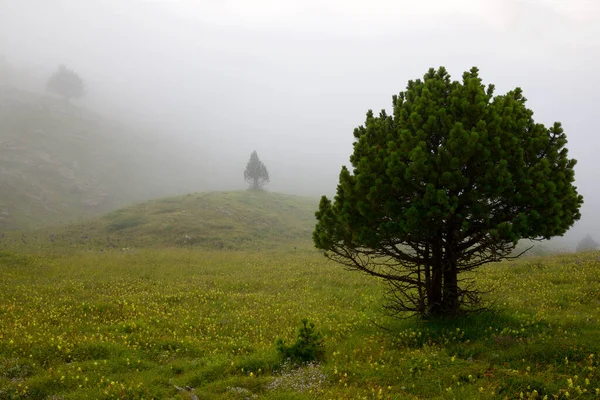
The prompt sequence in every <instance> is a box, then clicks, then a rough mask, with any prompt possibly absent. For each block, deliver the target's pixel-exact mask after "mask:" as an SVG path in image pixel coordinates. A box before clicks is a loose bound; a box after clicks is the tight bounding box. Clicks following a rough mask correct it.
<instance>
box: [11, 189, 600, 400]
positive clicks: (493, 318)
mask: <svg viewBox="0 0 600 400" xmlns="http://www.w3.org/2000/svg"><path fill="white" fill-rule="evenodd" d="M314 207H315V201H314V200H313V199H306V198H301V197H295V196H287V195H281V194H273V193H265V192H260V193H252V192H221V193H201V194H193V195H188V196H183V197H174V198H168V199H161V200H156V201H151V202H146V203H141V204H137V205H133V206H130V207H127V208H124V209H121V210H118V211H115V212H112V213H109V214H107V215H105V216H103V217H101V218H97V219H94V220H86V221H81V222H80V223H77V224H73V225H69V226H65V227H57V228H53V229H47V230H38V231H32V232H25V233H12V234H7V233H5V234H1V235H0V399H3V400H4V399H194V398H197V399H492V398H493V399H505V398H506V399H521V398H539V399H544V398H547V399H589V398H597V397H600V372H599V370H598V366H599V358H600V335H599V327H600V324H599V320H600V252H592V253H581V254H565V255H555V256H546V257H543V258H524V259H522V260H519V261H514V262H504V263H499V264H493V265H487V266H485V267H484V268H481V269H480V270H479V271H478V272H477V273H476V274H475V279H476V283H477V285H478V286H479V288H481V289H484V290H486V289H492V291H491V292H490V293H489V294H487V295H486V296H487V297H486V299H487V301H488V302H489V304H490V309H489V311H487V312H482V313H479V314H473V315H469V316H464V317H460V318H456V319H447V320H429V321H423V320H420V319H417V318H407V319H400V320H398V319H391V318H389V317H387V316H385V315H384V314H383V313H382V308H381V305H382V302H383V287H382V285H381V283H380V282H378V281H377V280H375V279H372V278H369V277H366V276H363V275H360V274H358V273H354V272H348V271H345V270H344V269H343V268H342V267H340V266H339V265H336V264H334V263H332V262H329V261H328V260H327V259H326V258H325V257H323V255H322V254H320V253H319V252H317V251H316V250H314V249H313V248H312V246H311V244H310V231H311V229H312V227H313V224H314V218H313V216H312V215H313V214H312V213H313V212H314ZM304 318H306V319H308V320H309V321H310V322H312V323H314V324H315V327H316V329H317V330H319V331H320V332H321V333H322V335H323V343H324V349H325V356H324V359H323V360H322V361H320V362H318V363H312V364H304V365H293V364H292V363H290V362H288V361H286V360H285V359H283V357H282V356H281V355H280V354H279V352H278V350H277V346H276V342H277V340H278V339H279V338H281V339H284V340H286V342H287V343H293V342H294V341H295V339H296V337H297V332H298V329H299V328H300V326H301V321H302V320H303V319H304Z"/></svg>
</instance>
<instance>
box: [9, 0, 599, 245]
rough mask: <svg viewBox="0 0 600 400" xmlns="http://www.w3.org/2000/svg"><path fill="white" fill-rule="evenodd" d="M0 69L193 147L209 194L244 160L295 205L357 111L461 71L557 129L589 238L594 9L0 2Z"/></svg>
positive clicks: (579, 1)
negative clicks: (519, 93) (19, 70)
mask: <svg viewBox="0 0 600 400" xmlns="http://www.w3.org/2000/svg"><path fill="white" fill-rule="evenodd" d="M0 55H4V56H5V57H6V59H7V60H8V61H9V62H11V63H12V64H14V65H17V66H19V67H23V68H28V69H31V70H32V71H33V72H32V73H39V74H43V73H47V72H48V71H51V70H53V69H54V68H55V67H56V65H58V64H61V63H64V64H66V65H67V66H69V67H70V68H72V69H74V70H75V71H77V72H78V73H79V74H80V75H81V76H82V77H83V78H84V79H85V80H86V82H87V85H88V89H89V96H88V97H87V98H86V99H85V103H86V104H87V105H88V106H90V107H97V108H103V109H105V110H113V111H115V112H117V111H119V110H120V113H121V114H120V115H123V114H127V115H129V116H131V118H133V119H137V120H143V121H145V123H147V124H149V125H151V126H152V127H153V128H154V129H156V130H158V131H160V132H162V133H163V134H164V136H165V137H168V138H169V140H172V141H175V142H178V143H183V144H185V146H186V147H187V148H188V149H197V152H198V157H199V158H201V159H203V160H204V161H205V162H206V163H207V165H210V169H211V170H210V174H211V175H212V176H213V177H214V179H213V186H212V187H211V188H217V189H220V188H243V187H244V182H243V180H242V172H243V168H244V166H245V163H246V162H247V159H248V157H249V155H250V153H251V152H252V150H257V151H258V154H259V156H260V158H261V159H262V160H263V161H264V162H265V163H266V164H267V167H268V168H269V171H270V173H271V177H272V183H271V184H270V186H269V187H270V189H271V190H274V191H282V192H291V193H299V194H309V195H318V194H321V193H327V194H331V193H333V191H334V190H335V185H336V184H337V176H338V174H339V170H340V167H341V165H342V164H345V163H347V162H348V157H349V156H350V152H351V150H352V146H351V145H352V139H353V137H352V130H353V129H354V127H356V126H358V125H360V124H362V123H363V121H364V115H365V113H366V111H367V110H368V109H374V110H375V111H379V110H380V109H381V108H387V109H388V110H389V109H390V107H391V97H392V95H394V94H396V93H398V92H399V91H401V90H403V89H404V88H405V86H406V83H407V81H408V80H409V79H416V78H419V77H422V75H423V74H424V73H425V72H426V71H427V69H428V68H429V67H439V66H440V65H443V66H445V67H446V68H447V69H448V70H449V72H450V74H451V75H452V76H453V78H455V79H460V77H461V75H462V72H463V71H465V70H468V69H469V68H470V67H471V66H474V65H475V66H478V67H479V68H480V72H481V76H482V78H483V80H484V82H486V83H494V84H495V85H496V88H497V90H496V93H497V94H500V93H505V92H506V91H508V90H511V89H513V88H514V87H516V86H520V87H522V88H523V90H524V93H525V96H526V97H527V98H528V99H529V103H528V106H529V107H530V108H531V109H532V110H533V111H534V112H535V118H536V120H537V121H539V122H542V123H545V124H551V123H552V122H554V121H555V120H558V121H561V122H562V123H563V126H564V129H565V132H566V133H567V136H568V139H569V145H568V148H569V150H570V155H571V156H572V157H575V158H577V159H578V160H579V164H578V166H577V169H576V173H577V175H576V177H577V185H578V187H579V190H580V192H581V193H582V194H583V195H584V196H585V201H586V204H585V206H584V210H583V211H584V220H583V221H582V222H581V223H579V224H578V227H577V231H576V232H577V234H578V235H579V236H583V235H584V234H585V233H587V232H591V233H592V234H593V233H596V235H595V237H596V239H597V240H599V239H600V228H598V227H600V212H599V211H598V210H599V209H600V200H599V197H598V194H600V189H597V188H596V187H597V186H599V185H597V182H598V181H599V178H600V174H599V172H598V171H599V170H600V169H599V168H597V165H596V163H595V161H596V160H595V159H596V157H597V155H596V153H597V148H599V147H600V139H598V135H597V133H596V129H595V127H596V123H595V122H596V121H595V117H596V114H598V108H599V107H598V105H597V104H598V92H599V89H600V76H599V75H598V72H597V71H600V1H597V0H506V1H501V0H453V1H447V0H419V1H416V0H415V1H401V0H400V1H399V0H396V1H385V0H371V1H368V2H367V1H354V0H345V1H344V0H325V1H318V0H303V1H296V0H292V1H281V0H280V1H276V0H252V1H249V0H208V1H202V0H85V1H83V0H0ZM36 71H37V72H36ZM204 173H206V172H204Z"/></svg>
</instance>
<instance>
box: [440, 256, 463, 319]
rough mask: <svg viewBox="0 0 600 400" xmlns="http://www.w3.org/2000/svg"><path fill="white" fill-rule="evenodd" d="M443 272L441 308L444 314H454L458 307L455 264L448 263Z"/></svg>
mask: <svg viewBox="0 0 600 400" xmlns="http://www.w3.org/2000/svg"><path fill="white" fill-rule="evenodd" d="M448 264H449V265H448V266H447V269H446V270H445V271H444V289H443V295H442V296H443V302H442V308H443V309H444V312H445V313H446V314H454V313H456V312H457V311H458V308H459V306H460V304H459V302H458V273H457V271H456V262H449V263H448Z"/></svg>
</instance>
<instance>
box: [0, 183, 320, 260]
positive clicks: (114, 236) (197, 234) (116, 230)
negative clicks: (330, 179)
mask: <svg viewBox="0 0 600 400" xmlns="http://www.w3.org/2000/svg"><path fill="white" fill-rule="evenodd" d="M316 208H317V199H313V198H305V197H299V196H293V195H285V194H280V193H270V192H266V191H248V190H244V191H234V192H208V193H196V194H188V195H185V196H177V197H170V198H164V199H159V200H152V201H148V202H144V203H138V204H134V205H131V206H128V207H125V208H122V209H119V210H117V211H113V212H110V213H108V214H106V215H104V216H102V217H100V218H97V219H94V220H89V221H88V220H86V221H84V222H80V223H77V224H73V225H70V226H67V227H59V228H53V229H44V230H42V231H38V232H36V233H32V234H29V233H28V234H25V235H24V236H23V235H17V236H16V237H13V242H14V241H15V240H16V244H19V245H21V246H22V248H23V249H27V248H33V247H36V246H41V247H43V248H46V247H53V248H58V249H64V248H72V249H84V250H88V249H94V250H100V249H102V250H106V249H112V248H118V249H123V248H139V247H154V248H156V247H200V248H204V249H217V250H235V249H237V250H239V249H252V250H258V249H263V250H264V249H271V248H294V247H297V246H305V245H310V243H311V240H312V239H311V235H312V231H313V229H314V225H315V218H314V212H315V210H316ZM15 238H16V239H15ZM7 240H8V239H7V238H5V239H4V242H5V244H6V242H7Z"/></svg>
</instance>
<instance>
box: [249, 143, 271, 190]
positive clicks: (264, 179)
mask: <svg viewBox="0 0 600 400" xmlns="http://www.w3.org/2000/svg"><path fill="white" fill-rule="evenodd" d="M244 179H245V180H246V182H248V184H250V189H251V190H258V189H262V187H263V186H264V185H266V184H267V183H268V182H269V171H267V167H266V166H265V164H263V163H262V161H260V159H259V158H258V154H257V153H256V150H255V151H253V152H252V154H251V155H250V160H248V164H247V165H246V170H245V171H244Z"/></svg>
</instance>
